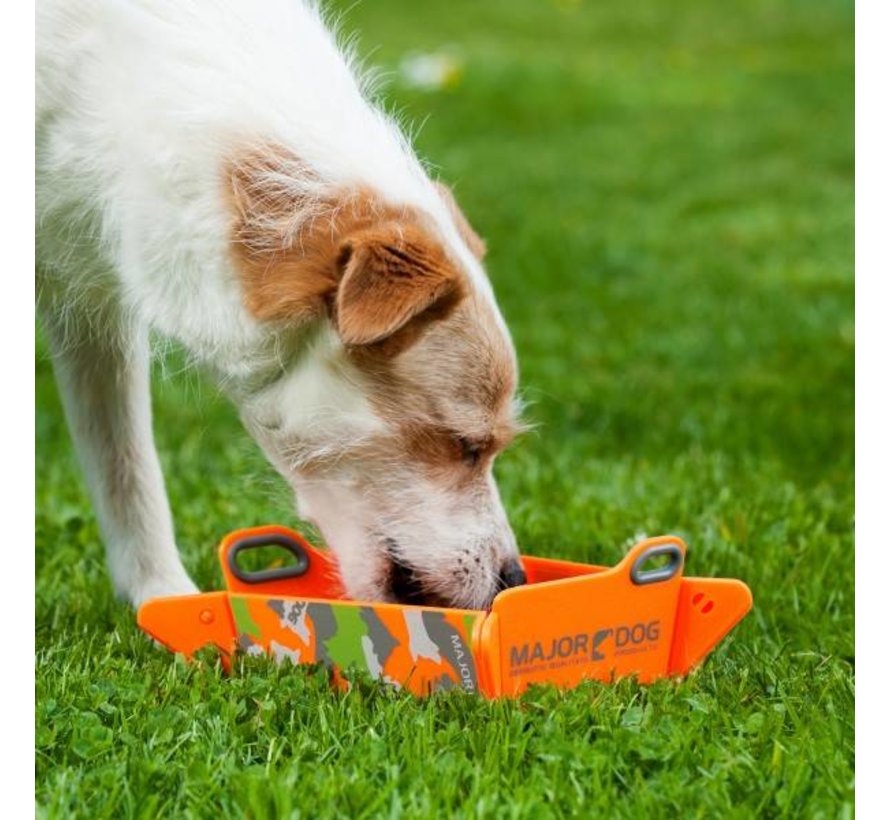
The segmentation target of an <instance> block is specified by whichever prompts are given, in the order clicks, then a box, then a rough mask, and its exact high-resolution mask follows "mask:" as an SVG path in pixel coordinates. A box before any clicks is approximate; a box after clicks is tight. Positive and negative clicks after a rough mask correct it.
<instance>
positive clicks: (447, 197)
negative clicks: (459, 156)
mask: <svg viewBox="0 0 890 820" xmlns="http://www.w3.org/2000/svg"><path fill="white" fill-rule="evenodd" d="M433 185H435V186H436V190H437V191H438V192H439V196H441V197H442V199H443V200H444V201H445V204H446V205H447V206H448V210H449V211H450V212H451V218H452V219H453V220H454V224H455V226H456V227H457V231H458V233H459V234H460V235H461V237H462V238H463V240H464V242H466V243H467V247H468V248H469V249H470V250H471V251H472V252H473V255H474V256H475V257H476V258H477V259H479V260H481V259H483V258H484V257H485V252H486V250H487V249H486V247H485V241H484V240H483V239H482V238H481V237H480V236H479V234H477V233H476V231H474V230H473V226H472V225H470V223H469V222H468V221H467V218H466V217H465V216H464V212H463V211H462V210H461V209H460V206H459V205H458V204H457V200H456V199H455V198H454V192H453V191H452V190H451V188H450V187H449V186H447V185H446V184H445V183H444V182H434V183H433Z"/></svg>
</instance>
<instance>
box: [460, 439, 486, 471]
mask: <svg viewBox="0 0 890 820" xmlns="http://www.w3.org/2000/svg"><path fill="white" fill-rule="evenodd" d="M457 443H458V446H459V447H460V457H461V460H462V461H464V462H466V463H467V464H469V465H470V466H471V467H475V466H476V465H477V464H478V463H479V462H480V461H481V460H482V455H483V453H484V451H485V448H484V447H483V446H482V445H481V444H479V442H477V441H471V440H470V439H467V438H463V437H460V438H458V440H457Z"/></svg>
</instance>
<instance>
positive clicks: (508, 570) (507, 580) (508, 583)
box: [498, 558, 527, 589]
mask: <svg viewBox="0 0 890 820" xmlns="http://www.w3.org/2000/svg"><path fill="white" fill-rule="evenodd" d="M526 580H527V578H526V577H525V570H524V569H523V568H522V564H520V563H519V561H518V560H517V559H516V558H510V559H509V560H508V561H507V562H506V563H504V565H503V566H502V567H501V574H500V575H499V576H498V581H499V582H500V587H501V589H510V587H519V586H522V585H523V584H524V583H525V582H526Z"/></svg>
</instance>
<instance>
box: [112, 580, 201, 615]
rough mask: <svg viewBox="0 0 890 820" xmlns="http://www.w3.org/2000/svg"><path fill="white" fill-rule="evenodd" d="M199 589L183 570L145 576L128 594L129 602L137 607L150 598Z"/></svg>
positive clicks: (183, 593) (193, 593)
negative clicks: (151, 576) (168, 573)
mask: <svg viewBox="0 0 890 820" xmlns="http://www.w3.org/2000/svg"><path fill="white" fill-rule="evenodd" d="M198 592H200V590H199V589H198V588H197V587H196V586H195V584H194V582H193V581H192V579H191V578H189V577H188V575H186V574H185V572H181V573H177V574H175V575H169V576H167V575H165V576H158V577H154V578H147V579H146V580H145V581H144V582H142V583H140V584H139V585H137V586H136V587H135V589H133V590H132V592H131V593H130V594H129V596H128V597H129V599H130V603H131V604H132V605H133V607H134V608H136V609H138V608H139V607H140V606H142V604H144V603H145V602H146V601H150V600H151V599H152V598H169V597H171V596H173V595H196V594H197V593H198Z"/></svg>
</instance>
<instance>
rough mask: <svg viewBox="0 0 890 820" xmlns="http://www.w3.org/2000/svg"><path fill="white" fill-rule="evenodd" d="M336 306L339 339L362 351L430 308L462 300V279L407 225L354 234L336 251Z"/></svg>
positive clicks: (441, 253)
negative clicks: (337, 279)
mask: <svg viewBox="0 0 890 820" xmlns="http://www.w3.org/2000/svg"><path fill="white" fill-rule="evenodd" d="M338 265H339V268H340V271H341V273H342V278H341V280H340V286H339V287H338V289H337V297H336V302H335V321H336V325H337V330H338V332H339V334H340V338H341V339H342V340H343V341H344V343H346V344H348V345H367V344H373V343H374V342H379V341H382V340H383V339H386V338H388V337H389V336H392V334H394V333H395V332H396V331H398V330H400V329H401V328H403V327H404V326H405V325H407V324H408V323H409V322H410V321H411V320H412V319H414V318H415V317H418V316H420V315H421V314H423V313H424V312H426V311H429V310H430V309H431V308H433V306H437V305H438V306H449V305H452V304H456V302H457V301H458V300H459V299H460V298H461V296H462V295H463V288H462V281H461V276H460V273H459V272H458V270H457V269H456V268H455V266H454V265H453V264H452V263H451V262H450V261H449V259H448V258H447V257H446V255H445V252H444V251H443V249H442V248H441V247H440V246H439V245H438V244H437V243H436V242H435V241H434V240H432V239H431V238H430V237H429V236H428V235H427V234H426V233H425V232H424V231H422V230H421V229H419V228H417V227H414V226H413V225H411V224H410V223H400V222H391V223H384V224H382V225H378V226H375V227H373V228H369V229H367V230H362V231H358V232H356V233H355V234H353V235H351V236H349V237H348V238H347V239H346V240H345V241H344V242H343V244H342V245H341V248H340V256H339V259H338Z"/></svg>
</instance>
